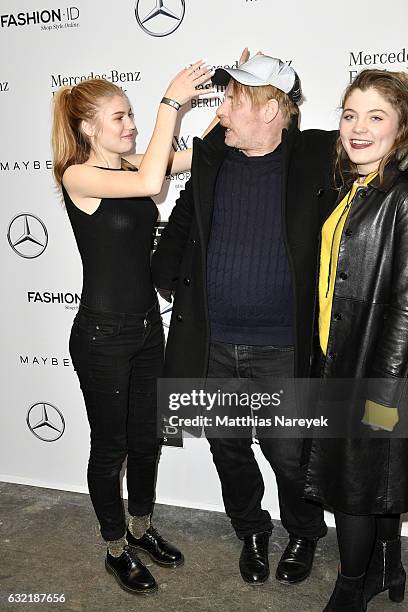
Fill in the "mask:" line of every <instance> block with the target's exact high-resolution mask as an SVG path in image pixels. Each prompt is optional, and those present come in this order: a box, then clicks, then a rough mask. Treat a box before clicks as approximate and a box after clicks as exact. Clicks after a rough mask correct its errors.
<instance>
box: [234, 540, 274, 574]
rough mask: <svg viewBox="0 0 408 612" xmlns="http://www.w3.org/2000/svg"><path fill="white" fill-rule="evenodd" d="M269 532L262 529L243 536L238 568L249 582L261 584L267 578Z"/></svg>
mask: <svg viewBox="0 0 408 612" xmlns="http://www.w3.org/2000/svg"><path fill="white" fill-rule="evenodd" d="M269 536H270V533H269V532H268V531H263V532H261V533H253V534H251V535H248V536H245V537H244V545H243V547H242V551H241V556H240V558H239V570H240V572H241V576H242V578H243V579H244V580H245V582H249V584H263V583H264V582H266V581H267V580H268V578H269V561H268V543H269Z"/></svg>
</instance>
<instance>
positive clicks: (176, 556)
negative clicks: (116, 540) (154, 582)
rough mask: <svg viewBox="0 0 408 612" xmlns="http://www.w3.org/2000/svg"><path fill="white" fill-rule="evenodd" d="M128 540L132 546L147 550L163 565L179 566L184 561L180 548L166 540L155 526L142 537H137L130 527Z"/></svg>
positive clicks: (127, 535) (156, 561)
mask: <svg viewBox="0 0 408 612" xmlns="http://www.w3.org/2000/svg"><path fill="white" fill-rule="evenodd" d="M126 540H127V541H128V544H129V545H130V546H133V547H134V548H138V549H140V550H144V551H145V552H147V553H148V554H149V555H150V557H151V558H152V559H153V561H154V562H155V563H157V564H158V565H161V566H163V567H178V566H179V565H183V563H184V557H183V555H182V553H181V552H180V551H179V550H178V548H176V547H175V546H173V544H170V543H169V542H166V540H165V539H164V538H162V536H161V535H160V533H159V532H158V531H157V530H156V529H155V528H154V527H149V529H148V530H147V531H145V533H144V534H143V535H142V537H141V538H135V537H134V536H133V535H132V534H131V533H130V531H129V529H128V530H127V533H126Z"/></svg>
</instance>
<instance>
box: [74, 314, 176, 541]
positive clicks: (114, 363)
mask: <svg viewBox="0 0 408 612" xmlns="http://www.w3.org/2000/svg"><path fill="white" fill-rule="evenodd" d="M163 353H164V337H163V327H162V323H161V317H160V312H159V309H158V306H157V305H155V306H154V307H152V308H151V309H150V310H149V311H148V312H147V313H142V314H124V313H112V312H110V313H106V312H98V311H95V310H91V309H89V308H86V307H85V306H80V308H79V311H78V314H77V315H76V317H75V320H74V324H73V327H72V331H71V338H70V354H71V357H72V362H73V364H74V368H75V370H76V372H77V374H78V378H79V381H80V385H81V389H82V392H83V395H84V399H85V405H86V410H87V415H88V420H89V424H90V428H91V451H90V457H89V463H88V486H89V493H90V496H91V500H92V503H93V506H94V509H95V512H96V515H97V517H98V520H99V523H100V526H101V533H102V536H103V538H104V539H105V540H116V539H119V538H121V537H123V535H124V534H125V532H126V522H125V513H124V508H123V502H122V498H121V492H120V472H121V469H122V464H123V462H124V460H125V459H126V457H127V489H128V497H129V500H128V509H129V513H130V514H131V515H138V516H143V515H146V514H149V513H150V512H151V511H152V508H153V499H154V490H155V479H156V467H157V459H158V454H159V449H160V440H159V439H158V436H157V425H156V423H157V408H156V394H157V390H156V387H157V377H159V376H161V373H162V367H163Z"/></svg>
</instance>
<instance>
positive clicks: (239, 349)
mask: <svg viewBox="0 0 408 612" xmlns="http://www.w3.org/2000/svg"><path fill="white" fill-rule="evenodd" d="M293 372H294V351H293V347H282V346H248V345H243V344H238V345H236V344H226V343H222V342H214V343H212V344H211V349H210V359H209V366H208V378H256V379H262V378H291V377H293ZM251 434H252V432H251V431H248V435H247V437H245V438H224V439H220V438H209V440H208V441H209V444H210V449H211V452H212V455H213V460H214V463H215V467H216V468H217V472H218V475H219V478H220V481H221V487H222V496H223V500H224V506H225V511H226V513H227V515H228V516H229V517H230V519H231V523H232V526H233V527H234V529H235V531H236V534H237V536H238V537H239V538H241V539H242V538H244V537H245V536H246V535H250V534H253V533H258V532H262V531H269V532H270V531H271V530H272V527H273V525H272V521H271V517H270V514H269V512H268V511H267V510H263V509H262V507H261V502H262V497H263V494H264V483H263V479H262V474H261V471H260V469H259V466H258V464H257V462H256V460H255V456H254V453H253V451H252V448H251V446H252V435H251ZM259 444H260V447H261V450H262V453H263V454H264V456H265V457H266V459H267V460H268V461H269V463H270V465H271V467H272V469H273V471H274V472H275V476H276V483H277V487H278V497H279V507H280V517H281V521H282V525H283V527H284V528H285V529H286V530H287V531H288V532H289V534H290V535H293V536H295V537H299V538H310V539H313V538H319V537H322V536H324V535H326V533H327V527H326V524H325V522H324V518H323V509H322V507H321V506H319V505H316V504H314V503H312V502H309V501H305V500H304V499H303V488H304V478H305V473H304V468H303V467H302V466H301V458H302V451H303V440H302V439H299V438H290V439H278V438H268V437H262V436H259Z"/></svg>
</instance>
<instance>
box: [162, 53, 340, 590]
mask: <svg viewBox="0 0 408 612" xmlns="http://www.w3.org/2000/svg"><path fill="white" fill-rule="evenodd" d="M213 82H214V83H215V84H217V85H226V86H227V88H226V91H225V100H224V102H223V104H222V105H221V106H220V107H219V108H218V110H217V116H218V118H219V120H220V124H219V125H218V126H216V127H215V128H214V129H213V130H212V131H211V132H210V134H209V135H208V136H207V137H206V138H205V140H204V141H201V140H200V139H194V149H193V150H194V153H193V164H192V176H191V180H190V181H188V183H187V184H186V187H185V191H183V192H182V193H181V195H180V198H179V199H178V201H177V203H176V206H175V208H174V209H173V212H172V214H171V216H170V219H169V223H168V225H167V227H166V229H165V230H164V232H163V234H162V238H161V241H160V243H159V246H158V249H157V251H156V254H155V255H154V257H153V261H152V269H153V277H154V281H155V283H156V286H157V287H159V288H160V289H164V290H168V291H170V290H171V291H174V292H175V302H174V307H173V315H172V323H171V326H170V331H169V337H168V343H167V350H166V365H165V376H167V377H171V378H197V377H208V378H211V377H212V378H254V379H262V378H265V377H275V378H278V377H280V378H290V377H293V376H295V377H300V378H306V377H307V376H309V373H310V372H309V370H310V351H311V345H312V334H313V331H312V330H313V318H314V292H315V284H316V274H317V272H316V263H317V254H318V251H317V249H318V232H319V227H320V220H321V216H322V215H323V214H324V211H325V209H326V208H330V207H331V206H332V204H333V202H334V200H335V197H336V193H335V192H334V190H331V189H330V188H329V185H330V184H331V178H332V155H333V152H334V144H335V139H336V132H323V131H318V130H309V131H305V132H300V131H299V129H298V127H297V123H298V115H299V109H298V103H299V102H300V99H301V95H302V94H301V88H300V82H299V78H298V76H297V74H296V72H295V71H294V70H293V68H291V67H290V66H288V65H286V64H285V63H283V62H282V61H281V60H279V59H276V58H273V57H268V56H266V55H256V56H254V57H252V58H251V59H249V60H248V61H246V62H245V63H244V64H242V65H240V66H239V68H237V69H225V70H224V69H218V70H216V72H215V75H214V77H213ZM208 440H209V444H210V448H211V452H212V455H213V460H214V463H215V466H216V468H217V471H218V475H219V478H220V481H221V486H222V494H223V500H224V505H225V510H226V512H227V514H228V516H229V517H230V519H231V523H232V525H233V527H234V529H235V531H236V533H237V535H238V537H239V538H240V539H241V540H242V541H243V548H242V553H241V557H240V561H239V567H240V571H241V575H242V578H243V579H244V580H245V581H246V582H249V583H251V584H260V583H263V582H265V581H266V580H267V579H268V576H269V564H268V541H269V537H270V534H271V531H272V528H273V525H272V522H271V517H270V515H269V513H268V512H267V511H266V510H264V509H262V507H261V502H262V497H263V493H264V484H263V480H262V476H261V472H260V470H259V467H258V464H257V462H256V460H255V457H254V454H253V451H252V437H251V435H248V436H247V437H244V438H242V437H240V438H234V437H228V438H219V437H218V438H217V437H213V438H211V437H209V438H208ZM259 443H260V447H261V450H262V452H263V454H264V455H265V457H266V459H267V460H268V461H269V463H270V465H271V466H272V468H273V470H274V472H275V475H276V480H277V486H278V495H279V504H280V515H281V521H282V525H283V526H284V527H285V529H286V530H287V531H288V533H289V543H288V546H287V547H286V550H285V551H284V553H283V555H282V557H281V560H280V561H279V564H278V567H277V570H276V577H277V579H278V580H280V581H281V582H284V583H296V582H300V581H302V580H304V579H305V578H306V577H307V576H308V575H309V574H310V571H311V568H312V563H313V557H314V553H315V549H316V544H317V541H318V539H319V538H321V537H323V536H324V535H325V534H326V532H327V527H326V525H325V523H324V518H323V510H322V508H321V507H319V506H317V505H314V504H312V503H310V502H307V501H305V500H304V499H303V484H304V473H303V469H302V467H301V464H302V450H303V440H301V439H299V438H292V439H278V438H276V437H275V438H271V437H267V436H262V437H259Z"/></svg>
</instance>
